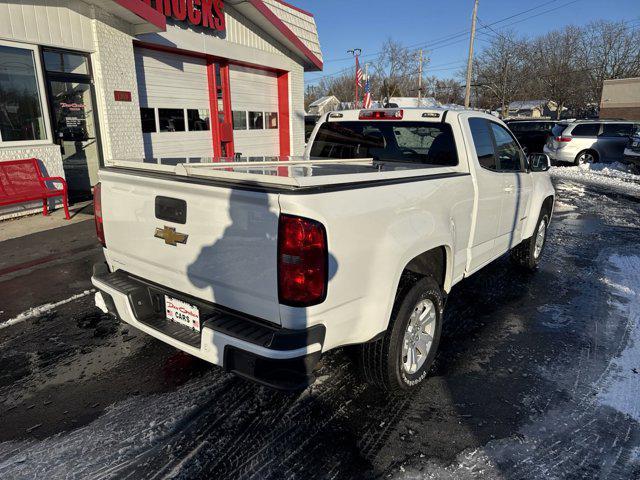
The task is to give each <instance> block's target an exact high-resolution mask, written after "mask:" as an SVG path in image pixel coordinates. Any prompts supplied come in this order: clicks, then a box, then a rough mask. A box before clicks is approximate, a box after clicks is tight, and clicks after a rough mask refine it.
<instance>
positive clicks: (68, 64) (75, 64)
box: [43, 50, 89, 75]
mask: <svg viewBox="0 0 640 480" xmlns="http://www.w3.org/2000/svg"><path fill="white" fill-rule="evenodd" d="M43 56H44V67H45V68H46V70H47V71H49V72H63V73H76V74H80V75H89V67H88V65H87V57H85V56H84V55H80V54H77V53H70V52H60V51H57V50H45V51H44V55H43Z"/></svg>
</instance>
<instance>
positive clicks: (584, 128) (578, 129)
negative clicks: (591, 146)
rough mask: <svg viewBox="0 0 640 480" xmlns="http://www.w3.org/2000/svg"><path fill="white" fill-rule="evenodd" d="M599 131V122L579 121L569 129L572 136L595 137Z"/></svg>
mask: <svg viewBox="0 0 640 480" xmlns="http://www.w3.org/2000/svg"><path fill="white" fill-rule="evenodd" d="M599 131H600V124H599V123H581V124H580V125H576V126H575V127H573V130H571V136H573V137H597V136H598V132H599Z"/></svg>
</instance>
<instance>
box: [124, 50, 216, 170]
mask: <svg viewBox="0 0 640 480" xmlns="http://www.w3.org/2000/svg"><path fill="white" fill-rule="evenodd" d="M135 58H136V74H137V77H138V93H139V95H140V108H141V109H142V110H141V113H142V117H143V131H145V130H146V131H147V133H143V138H144V150H145V156H146V157H148V158H167V157H178V158H182V157H211V156H213V147H212V137H211V131H210V130H209V118H210V114H209V94H208V91H207V89H208V81H207V67H206V62H205V61H204V60H202V59H198V58H192V57H187V56H183V55H177V54H173V53H165V52H158V51H155V50H148V49H144V48H136V50H135ZM154 118H155V125H154V122H153V119H154Z"/></svg>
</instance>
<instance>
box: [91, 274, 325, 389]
mask: <svg viewBox="0 0 640 480" xmlns="http://www.w3.org/2000/svg"><path fill="white" fill-rule="evenodd" d="M91 281H92V283H93V284H94V285H95V287H96V288H97V289H98V293H97V294H96V306H98V307H99V308H101V309H102V310H106V311H108V312H109V313H111V314H113V315H115V316H117V317H119V318H120V319H121V320H123V321H124V322H126V323H128V324H130V325H131V326H133V327H135V328H137V329H139V330H141V331H143V332H145V333H147V334H149V335H151V336H152V337H155V338H157V339H158V340H161V341H163V342H165V343H167V344H169V345H172V346H174V347H175V348H178V349H180V350H182V351H184V352H187V353H189V354H191V355H193V356H195V357H198V358H201V359H202V360H205V361H207V362H210V363H213V364H215V365H219V366H221V367H223V368H224V369H225V370H227V371H229V372H234V373H236V374H238V375H240V376H243V377H246V378H249V379H251V380H254V381H257V382H260V383H262V384H265V385H268V386H270V387H274V388H280V389H287V390H291V389H299V388H304V387H306V386H308V385H310V384H311V383H313V381H314V380H315V377H314V375H313V369H314V368H315V366H316V364H317V362H318V360H319V359H320V355H321V353H322V345H323V343H324V337H325V328H324V326H322V325H317V326H314V327H311V328H308V329H305V330H288V329H284V328H280V327H277V326H273V325H269V324H268V323H266V322H262V321H260V320H259V319H255V318H250V317H246V316H243V315H241V314H238V313H236V312H231V311H228V310H225V309H223V308H221V307H219V306H216V305H213V304H210V303H205V302H202V301H201V300H198V299H195V298H191V297H185V295H183V294H180V293H179V292H175V291H172V290H171V289H168V288H165V287H162V286H160V285H156V284H154V283H152V282H148V281H146V280H143V279H140V278H137V277H134V276H132V275H130V274H128V273H126V272H123V271H120V270H119V271H116V272H114V273H109V270H108V269H107V266H106V264H97V265H95V266H94V272H93V277H92V278H91ZM165 294H168V295H170V296H172V297H175V298H183V299H185V301H187V302H189V303H192V304H194V305H196V306H198V307H199V308H200V311H201V324H202V328H201V331H200V332H196V331H193V330H190V329H188V328H186V327H183V326H181V325H177V324H174V323H173V322H171V321H169V320H167V319H166V318H165V316H164V303H163V302H164V300H163V299H164V295H165Z"/></svg>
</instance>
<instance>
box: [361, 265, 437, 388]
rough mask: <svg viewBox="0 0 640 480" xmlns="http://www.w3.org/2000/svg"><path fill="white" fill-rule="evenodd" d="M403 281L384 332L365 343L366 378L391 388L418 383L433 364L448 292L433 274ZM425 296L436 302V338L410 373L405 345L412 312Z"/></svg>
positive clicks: (414, 386) (434, 334)
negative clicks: (403, 353)
mask: <svg viewBox="0 0 640 480" xmlns="http://www.w3.org/2000/svg"><path fill="white" fill-rule="evenodd" d="M402 283H405V286H404V287H401V288H400V290H399V292H398V295H397V297H396V303H395V305H394V307H393V311H392V313H391V319H390V322H389V327H388V329H387V331H386V332H385V334H384V336H383V337H381V338H379V339H378V340H376V341H373V342H368V343H366V344H364V345H362V346H361V355H360V363H361V368H362V371H363V374H364V378H365V379H366V381H367V382H369V383H371V384H373V385H375V386H377V387H379V388H380V389H382V390H384V391H387V392H399V391H403V390H411V389H415V388H417V387H418V385H419V384H420V383H421V382H422V381H423V380H424V379H425V377H426V376H427V373H428V371H429V369H430V368H431V365H432V364H433V360H434V358H435V356H436V352H437V350H438V344H439V343H440V334H441V333H442V314H443V309H444V295H443V293H442V290H441V289H440V287H439V286H438V284H437V282H436V281H435V280H434V279H433V278H431V277H425V278H422V279H420V280H418V281H417V282H401V284H402ZM422 300H430V301H431V302H432V303H433V305H434V306H435V327H434V330H433V340H432V342H431V346H430V348H429V351H428V353H427V355H426V359H425V360H424V363H423V364H422V366H421V367H420V368H419V369H418V370H417V371H416V372H415V373H412V374H410V373H408V372H406V371H405V368H404V366H403V357H402V346H403V341H404V336H405V332H406V331H407V327H408V324H409V320H410V317H411V314H412V313H413V311H414V309H415V308H416V307H417V306H418V305H419V304H420V302H421V301H422Z"/></svg>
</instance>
